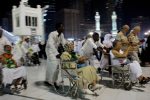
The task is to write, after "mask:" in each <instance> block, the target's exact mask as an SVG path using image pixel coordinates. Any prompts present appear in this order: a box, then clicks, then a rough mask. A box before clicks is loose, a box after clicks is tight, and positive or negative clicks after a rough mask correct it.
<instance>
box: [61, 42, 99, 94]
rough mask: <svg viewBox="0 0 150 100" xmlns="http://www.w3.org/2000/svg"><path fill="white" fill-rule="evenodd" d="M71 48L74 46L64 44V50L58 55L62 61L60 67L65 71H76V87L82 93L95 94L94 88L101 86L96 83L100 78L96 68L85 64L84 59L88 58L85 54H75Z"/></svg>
mask: <svg viewBox="0 0 150 100" xmlns="http://www.w3.org/2000/svg"><path fill="white" fill-rule="evenodd" d="M73 48H74V46H73V45H66V46H65V52H63V53H62V55H61V57H60V58H61V61H62V62H63V64H62V66H61V67H62V68H63V70H65V71H66V69H73V70H74V71H75V72H76V73H77V77H78V80H77V83H76V84H78V85H77V87H78V88H79V89H80V90H81V91H82V92H83V93H85V94H90V95H97V93H96V92H94V91H95V90H96V89H100V88H101V87H100V85H99V84H97V82H98V81H99V80H100V77H99V76H98V75H97V71H96V68H95V67H93V66H89V65H87V64H86V61H87V60H88V58H87V57H85V56H80V55H77V54H76V53H75V52H73ZM67 62H69V63H67ZM74 63H75V66H74ZM71 65H72V66H71ZM68 72H69V71H68ZM68 75H70V73H68V74H67V76H68ZM71 76H72V75H71ZM73 79H75V78H73ZM70 81H72V80H70ZM73 81H75V80H73Z"/></svg>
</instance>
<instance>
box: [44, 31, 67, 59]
mask: <svg viewBox="0 0 150 100" xmlns="http://www.w3.org/2000/svg"><path fill="white" fill-rule="evenodd" d="M60 44H62V45H63V46H64V45H65V44H66V40H65V38H64V35H63V34H60V36H59V37H58V32H57V31H53V32H51V33H50V34H49V37H48V41H47V44H46V54H47V57H48V58H51V59H55V58H56V55H58V54H59V53H58V51H57V49H58V46H59V45H60Z"/></svg>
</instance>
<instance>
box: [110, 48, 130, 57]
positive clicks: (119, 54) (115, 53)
mask: <svg viewBox="0 0 150 100" xmlns="http://www.w3.org/2000/svg"><path fill="white" fill-rule="evenodd" d="M112 53H113V54H114V56H115V57H117V58H125V57H127V54H128V53H126V52H124V53H123V54H122V53H120V52H118V51H116V50H112Z"/></svg>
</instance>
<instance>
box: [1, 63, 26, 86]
mask: <svg viewBox="0 0 150 100" xmlns="http://www.w3.org/2000/svg"><path fill="white" fill-rule="evenodd" d="M2 73H3V74H2V75H3V83H4V85H6V84H12V82H13V80H14V79H18V78H21V77H23V78H26V77H27V71H26V68H25V67H23V66H21V67H18V68H3V69H2Z"/></svg>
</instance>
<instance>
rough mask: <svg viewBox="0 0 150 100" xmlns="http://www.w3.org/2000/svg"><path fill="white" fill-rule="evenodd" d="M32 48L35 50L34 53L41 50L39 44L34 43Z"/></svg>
mask: <svg viewBox="0 0 150 100" xmlns="http://www.w3.org/2000/svg"><path fill="white" fill-rule="evenodd" d="M31 49H32V50H33V53H35V52H39V51H40V48H39V45H38V44H32V45H31Z"/></svg>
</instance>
